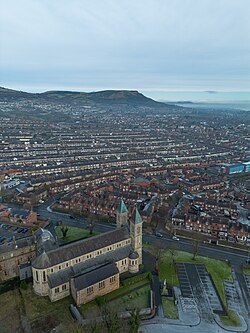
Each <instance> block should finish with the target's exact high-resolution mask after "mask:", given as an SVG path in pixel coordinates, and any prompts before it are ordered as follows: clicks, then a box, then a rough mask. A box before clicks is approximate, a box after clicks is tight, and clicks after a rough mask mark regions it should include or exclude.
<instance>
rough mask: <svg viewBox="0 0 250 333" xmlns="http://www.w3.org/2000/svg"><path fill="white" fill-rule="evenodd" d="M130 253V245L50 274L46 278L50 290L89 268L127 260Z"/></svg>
mask: <svg viewBox="0 0 250 333" xmlns="http://www.w3.org/2000/svg"><path fill="white" fill-rule="evenodd" d="M131 252H132V247H131V245H126V246H124V247H118V248H117V249H115V250H113V251H109V252H106V253H104V254H101V255H99V256H97V257H95V258H91V259H87V260H86V261H84V262H80V263H78V264H76V265H74V266H71V267H68V268H66V269H64V270H61V271H58V272H56V273H52V274H50V275H49V276H48V283H49V287H50V288H55V287H57V286H59V285H61V284H64V283H67V282H68V281H69V280H70V279H71V278H72V277H74V276H76V275H79V274H83V273H84V272H85V271H87V270H89V269H90V268H92V269H94V268H95V267H96V268H97V267H100V266H101V265H104V264H108V263H111V262H117V261H120V260H122V259H125V258H128V256H129V254H130V253H131Z"/></svg>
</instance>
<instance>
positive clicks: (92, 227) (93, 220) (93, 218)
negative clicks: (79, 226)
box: [89, 214, 96, 235]
mask: <svg viewBox="0 0 250 333" xmlns="http://www.w3.org/2000/svg"><path fill="white" fill-rule="evenodd" d="M95 221H96V217H95V215H94V214H91V215H90V223H89V234H90V235H92V234H93V231H94V226H95Z"/></svg>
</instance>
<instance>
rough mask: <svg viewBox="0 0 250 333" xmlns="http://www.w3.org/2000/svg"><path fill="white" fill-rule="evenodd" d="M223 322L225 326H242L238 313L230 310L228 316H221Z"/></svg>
mask: <svg viewBox="0 0 250 333" xmlns="http://www.w3.org/2000/svg"><path fill="white" fill-rule="evenodd" d="M220 319H221V321H222V322H223V324H225V325H227V326H236V327H237V326H240V318H239V317H238V315H237V313H236V312H235V311H232V310H228V316H227V317H224V316H220Z"/></svg>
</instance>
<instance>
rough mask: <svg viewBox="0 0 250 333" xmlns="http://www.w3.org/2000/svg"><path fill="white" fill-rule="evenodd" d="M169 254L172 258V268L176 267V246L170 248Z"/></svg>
mask: <svg viewBox="0 0 250 333" xmlns="http://www.w3.org/2000/svg"><path fill="white" fill-rule="evenodd" d="M168 253H169V255H170V258H171V264H172V266H174V257H175V255H176V248H175V246H174V245H172V246H171V247H169V249H168Z"/></svg>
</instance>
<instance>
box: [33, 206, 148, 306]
mask: <svg viewBox="0 0 250 333" xmlns="http://www.w3.org/2000/svg"><path fill="white" fill-rule="evenodd" d="M116 213H117V217H116V223H117V228H116V229H115V230H113V231H110V232H107V233H104V234H101V235H97V236H94V237H92V238H87V239H83V240H79V241H76V242H73V243H70V244H68V245H65V246H62V247H59V248H55V249H52V250H50V251H43V253H41V254H40V255H39V256H38V257H37V258H35V259H34V260H33V261H32V275H33V287H34V291H35V293H36V294H38V295H40V296H49V298H50V300H51V301H57V300H59V299H61V298H64V297H66V296H68V295H70V294H71V295H72V297H73V298H74V300H75V302H76V304H77V305H80V304H85V303H87V302H89V301H91V300H93V299H95V298H96V297H98V296H103V295H105V294H107V293H109V292H111V291H113V290H115V289H118V288H119V286H120V274H122V273H124V272H130V273H137V272H138V271H139V265H140V264H142V219H141V216H140V214H139V212H138V210H137V208H136V207H135V208H134V211H133V213H132V216H131V218H130V219H129V218H128V210H127V207H126V205H125V203H124V201H123V200H122V201H121V203H120V205H119V207H118V208H117V212H116Z"/></svg>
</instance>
